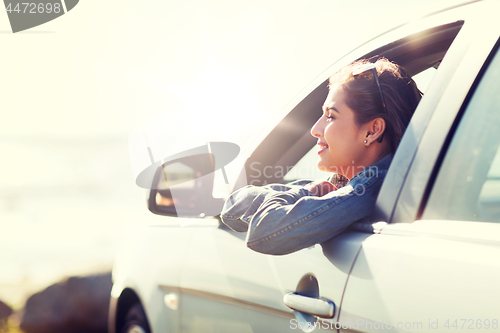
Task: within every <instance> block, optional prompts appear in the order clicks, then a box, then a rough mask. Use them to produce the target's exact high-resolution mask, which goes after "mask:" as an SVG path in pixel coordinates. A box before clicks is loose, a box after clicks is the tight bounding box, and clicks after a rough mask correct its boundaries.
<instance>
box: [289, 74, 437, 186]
mask: <svg viewBox="0 0 500 333" xmlns="http://www.w3.org/2000/svg"><path fill="white" fill-rule="evenodd" d="M436 70H437V69H436V68H434V67H430V68H428V69H426V70H424V71H422V72H420V73H418V74H416V75H414V76H413V77H412V78H413V79H414V80H415V82H416V83H417V86H418V88H419V89H420V91H422V92H423V93H425V91H426V90H427V87H428V86H429V84H430V82H431V81H432V78H433V77H434V75H435V74H436ZM320 114H321V110H318V117H319V116H320ZM317 162H318V148H317V147H316V146H314V147H313V148H312V149H311V150H309V151H308V152H307V153H306V154H305V155H304V156H303V157H302V158H301V159H300V160H299V161H298V162H297V164H295V166H294V167H293V168H291V169H290V171H289V172H288V173H287V174H286V175H285V176H284V177H283V181H284V182H285V183H289V182H292V181H295V180H298V179H321V178H325V179H326V178H327V177H328V176H330V175H331V174H330V173H328V172H324V171H320V170H319V169H318V168H317V166H316V163H317Z"/></svg>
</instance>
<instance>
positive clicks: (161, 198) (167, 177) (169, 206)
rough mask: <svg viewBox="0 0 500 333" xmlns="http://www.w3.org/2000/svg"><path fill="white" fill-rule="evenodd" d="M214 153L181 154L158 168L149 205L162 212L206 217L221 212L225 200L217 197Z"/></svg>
mask: <svg viewBox="0 0 500 333" xmlns="http://www.w3.org/2000/svg"><path fill="white" fill-rule="evenodd" d="M214 166H215V164H214V156H213V155H212V154H210V153H204V154H198V155H191V156H186V157H181V158H179V159H176V160H172V161H168V162H166V163H164V164H162V165H161V166H160V167H158V169H157V171H156V173H155V176H154V178H153V184H152V185H153V186H152V188H151V191H150V194H149V198H148V208H149V210H150V211H151V212H153V213H155V214H159V215H166V216H175V217H205V216H215V215H219V214H220V212H221V211H222V207H223V205H224V200H223V199H220V198H214V197H213V195H212V189H213V185H214Z"/></svg>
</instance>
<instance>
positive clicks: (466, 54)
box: [377, 19, 500, 223]
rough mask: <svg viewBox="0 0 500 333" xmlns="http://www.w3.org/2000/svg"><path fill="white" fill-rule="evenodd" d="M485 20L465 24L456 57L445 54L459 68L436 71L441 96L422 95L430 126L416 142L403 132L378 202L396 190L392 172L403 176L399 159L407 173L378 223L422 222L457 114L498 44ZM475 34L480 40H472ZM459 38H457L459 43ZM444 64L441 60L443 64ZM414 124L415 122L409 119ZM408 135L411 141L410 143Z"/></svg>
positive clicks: (496, 31)
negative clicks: (422, 215) (423, 212)
mask: <svg viewBox="0 0 500 333" xmlns="http://www.w3.org/2000/svg"><path fill="white" fill-rule="evenodd" d="M481 21H482V22H481ZM484 21H487V19H483V20H479V19H478V20H476V21H474V22H472V23H469V24H468V25H464V30H463V32H462V31H461V34H462V36H457V41H456V42H457V43H456V44H455V43H454V45H452V47H453V48H454V50H452V49H451V48H450V53H451V52H454V53H455V54H453V55H452V56H451V57H448V55H447V58H446V59H445V60H446V61H447V62H448V63H450V62H452V61H453V62H455V63H458V66H457V67H456V69H453V68H450V69H449V70H447V71H443V72H440V71H438V73H437V75H440V76H441V77H440V78H439V79H438V80H443V81H444V79H443V76H446V77H447V79H448V80H447V81H448V82H447V83H446V84H445V85H443V86H442V88H441V90H442V91H443V93H442V94H441V95H439V94H436V93H434V92H433V91H432V93H433V94H434V95H435V96H432V98H429V96H427V98H426V97H424V99H425V98H426V103H421V105H419V108H422V109H423V108H426V109H427V113H428V114H429V119H428V122H427V123H426V124H425V126H424V127H423V130H422V136H421V138H420V139H418V140H415V138H412V137H410V136H411V135H412V134H413V133H412V130H410V133H409V134H408V133H407V134H405V137H404V138H403V141H402V142H401V146H400V148H399V149H398V153H397V154H396V156H395V158H394V161H393V164H392V165H391V168H390V169H389V173H388V175H387V178H386V183H384V185H383V186H382V189H381V192H380V194H379V198H381V197H382V196H383V195H385V194H386V193H387V192H388V189H392V190H394V191H397V189H395V188H394V185H393V182H391V180H393V179H391V178H395V177H394V173H396V172H399V173H401V172H402V171H401V170H399V171H396V169H398V168H401V163H400V162H401V160H402V159H403V157H402V156H403V155H406V156H404V159H405V160H406V161H408V162H407V163H408V168H407V169H406V170H404V171H405V173H406V174H404V175H402V176H401V175H400V178H401V184H402V185H401V189H400V191H399V194H398V196H397V198H396V200H395V201H394V204H393V209H392V212H391V213H390V214H389V215H387V214H386V215H385V216H382V218H379V220H383V221H386V222H389V223H401V222H406V223H412V222H413V221H415V220H418V219H419V218H420V216H421V213H422V210H423V208H424V206H425V202H426V200H427V197H428V194H429V189H430V187H431V186H432V184H433V180H434V178H435V175H436V172H437V170H438V169H439V167H440V161H441V160H442V157H443V156H444V155H443V154H444V153H445V152H446V150H447V144H448V141H449V139H450V135H451V134H453V125H454V124H456V120H457V117H459V115H460V110H462V109H463V107H464V106H466V104H467V96H469V94H471V93H473V89H474V84H475V82H477V80H478V79H480V77H481V71H482V70H483V69H484V68H485V65H487V64H488V59H489V57H490V56H491V55H492V53H493V54H494V52H495V47H496V45H497V43H498V41H499V37H498V36H499V35H498V31H499V30H500V25H499V24H497V25H496V26H495V28H490V27H489V26H488V27H487V26H486V24H485V22H484ZM477 36H480V38H476V37H477ZM459 37H461V38H460V39H458V38H459ZM459 51H462V52H459ZM444 65H445V62H444V61H443V63H442V65H441V66H444ZM449 67H451V66H449ZM440 69H441V68H440ZM436 79H437V78H436ZM438 80H435V81H438ZM433 84H434V82H433V83H432V84H431V87H429V91H431V89H432V85H433ZM424 99H423V100H422V101H424ZM412 123H414V120H413V119H412ZM412 126H414V124H412ZM420 126H422V124H420ZM450 131H451V132H450ZM413 132H414V130H413ZM408 137H410V138H409V139H408ZM407 146H413V147H412V148H413V149H414V153H413V154H411V152H410V153H408V152H407V148H408V147H407ZM401 169H403V168H401ZM391 173H392V174H391ZM387 180H389V182H387ZM391 187H392V188H391ZM379 201H380V200H379ZM377 203H378V202H377ZM378 209H380V208H378ZM388 211H390V210H388ZM377 213H378V212H377ZM379 217H380V215H379Z"/></svg>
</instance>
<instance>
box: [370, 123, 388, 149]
mask: <svg viewBox="0 0 500 333" xmlns="http://www.w3.org/2000/svg"><path fill="white" fill-rule="evenodd" d="M367 127H368V128H367V134H366V140H367V143H368V144H369V145H370V144H372V143H373V142H375V141H376V140H377V141H378V140H380V141H378V142H381V141H382V140H381V138H382V135H383V134H384V132H385V120H384V119H383V118H375V119H373V120H371V121H369V122H368V123H367Z"/></svg>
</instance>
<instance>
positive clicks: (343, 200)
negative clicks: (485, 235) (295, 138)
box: [221, 58, 422, 254]
mask: <svg viewBox="0 0 500 333" xmlns="http://www.w3.org/2000/svg"><path fill="white" fill-rule="evenodd" d="M421 96H422V93H421V92H420V90H419V89H418V88H417V86H416V84H415V82H414V81H413V80H412V79H411V77H409V76H408V75H407V74H406V73H405V71H404V70H403V69H402V68H400V67H399V66H398V65H396V64H394V63H391V62H390V61H388V60H387V59H384V58H381V59H378V60H377V61H376V62H375V63H371V62H370V61H368V60H360V61H357V62H355V63H352V64H350V65H349V66H346V67H345V68H343V69H341V70H340V71H339V72H337V73H336V74H334V75H333V76H332V77H331V78H330V83H329V93H328V96H327V98H326V101H325V102H324V105H323V113H322V115H321V117H320V118H319V119H318V121H317V122H316V123H315V124H314V126H313V127H312V129H311V134H312V135H313V136H314V137H315V138H317V139H318V146H319V150H318V155H319V160H318V164H317V166H318V168H319V169H321V170H324V171H328V172H332V173H333V174H332V175H331V176H330V177H329V179H328V180H327V181H326V180H319V181H310V180H300V181H296V182H293V183H291V184H288V185H280V184H273V185H267V186H263V187H259V186H247V187H244V188H242V189H240V190H238V191H236V192H235V193H233V194H232V195H231V197H230V198H229V199H228V200H227V201H226V204H225V206H224V210H223V212H222V214H221V218H222V220H223V222H224V223H225V224H227V225H228V226H229V227H230V228H232V229H233V230H235V231H248V234H247V238H246V244H247V246H248V247H250V248H251V249H253V250H255V251H257V252H262V253H267V254H287V253H291V252H294V251H297V250H300V249H303V248H306V247H309V246H311V245H314V244H317V243H322V242H324V241H326V240H328V239H330V238H332V237H334V236H336V235H337V234H339V233H340V232H342V231H343V230H344V229H346V228H347V227H348V226H349V225H350V224H352V223H354V222H358V221H363V220H366V219H368V218H369V217H370V215H371V213H372V210H373V207H374V204H375V201H376V198H377V195H378V192H379V190H380V187H381V185H382V182H383V180H384V177H385V174H386V173H387V169H388V168H389V165H390V162H391V160H392V155H393V153H394V152H395V150H396V148H397V146H398V144H399V142H400V141H401V137H402V135H403V133H404V130H405V129H406V126H407V125H408V123H409V121H410V119H411V116H412V115H413V112H414V111H415V108H416V106H417V105H418V103H419V101H420V98H421Z"/></svg>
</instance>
